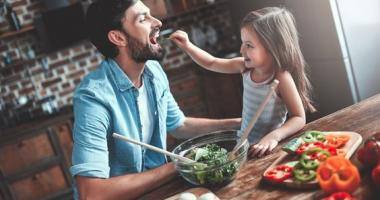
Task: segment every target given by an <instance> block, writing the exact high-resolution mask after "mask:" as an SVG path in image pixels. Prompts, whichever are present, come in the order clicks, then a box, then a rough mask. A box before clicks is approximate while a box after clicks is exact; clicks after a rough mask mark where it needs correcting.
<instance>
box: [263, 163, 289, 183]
mask: <svg viewBox="0 0 380 200" xmlns="http://www.w3.org/2000/svg"><path fill="white" fill-rule="evenodd" d="M292 171H293V167H290V166H287V165H279V166H277V167H275V168H274V169H271V170H269V171H267V172H266V173H265V174H264V178H265V179H266V180H268V181H271V182H276V183H281V182H283V181H285V180H286V179H288V178H290V177H292Z"/></svg>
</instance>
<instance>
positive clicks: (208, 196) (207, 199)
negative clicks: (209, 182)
mask: <svg viewBox="0 0 380 200" xmlns="http://www.w3.org/2000/svg"><path fill="white" fill-rule="evenodd" d="M215 199H216V196H215V195H214V194H213V193H211V192H207V193H205V194H202V195H201V196H200V197H199V199H198V200H215Z"/></svg>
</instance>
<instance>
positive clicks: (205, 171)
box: [173, 130, 249, 186]
mask: <svg viewBox="0 0 380 200" xmlns="http://www.w3.org/2000/svg"><path fill="white" fill-rule="evenodd" d="M238 141H239V136H238V134H237V131H235V130H233V131H218V132H213V133H209V134H206V135H202V136H198V137H195V138H192V139H189V140H186V141H185V142H183V143H181V144H180V145H178V146H177V147H176V148H175V149H174V150H173V153H175V154H179V155H181V156H186V155H187V154H188V153H189V152H190V151H191V150H192V149H194V148H200V147H204V146H206V145H207V144H217V145H218V146H220V147H222V148H224V149H226V150H227V151H228V152H230V151H232V149H233V148H234V147H235V145H236V144H237V142H238ZM248 148H249V144H248V141H247V140H245V141H244V142H243V144H242V145H240V147H239V149H238V150H237V151H236V152H235V153H234V154H233V156H230V157H231V158H230V159H228V161H227V162H225V163H221V164H218V165H212V166H209V165H207V166H206V167H205V166H204V165H202V164H201V167H199V165H200V163H199V162H198V163H184V162H182V161H180V160H178V159H173V162H174V164H175V167H176V170H177V171H178V172H179V173H180V174H181V176H182V177H183V178H184V179H185V180H186V181H188V182H190V183H191V184H193V185H200V186H213V185H224V184H227V183H229V182H230V181H232V180H233V179H234V178H235V175H236V172H237V171H238V170H239V169H240V167H241V166H242V165H243V163H244V162H245V161H246V159H247V151H248Z"/></svg>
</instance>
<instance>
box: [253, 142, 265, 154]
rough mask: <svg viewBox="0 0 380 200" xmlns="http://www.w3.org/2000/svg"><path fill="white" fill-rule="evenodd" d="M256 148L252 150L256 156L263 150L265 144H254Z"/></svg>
mask: <svg viewBox="0 0 380 200" xmlns="http://www.w3.org/2000/svg"><path fill="white" fill-rule="evenodd" d="M254 147H255V148H254V150H253V151H252V153H251V155H252V156H253V157H254V156H257V155H258V153H259V152H260V151H261V149H262V148H263V146H262V145H261V144H257V145H255V146H254Z"/></svg>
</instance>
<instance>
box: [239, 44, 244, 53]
mask: <svg viewBox="0 0 380 200" xmlns="http://www.w3.org/2000/svg"><path fill="white" fill-rule="evenodd" d="M243 53H244V46H243V45H241V46H240V54H242V55H243Z"/></svg>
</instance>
